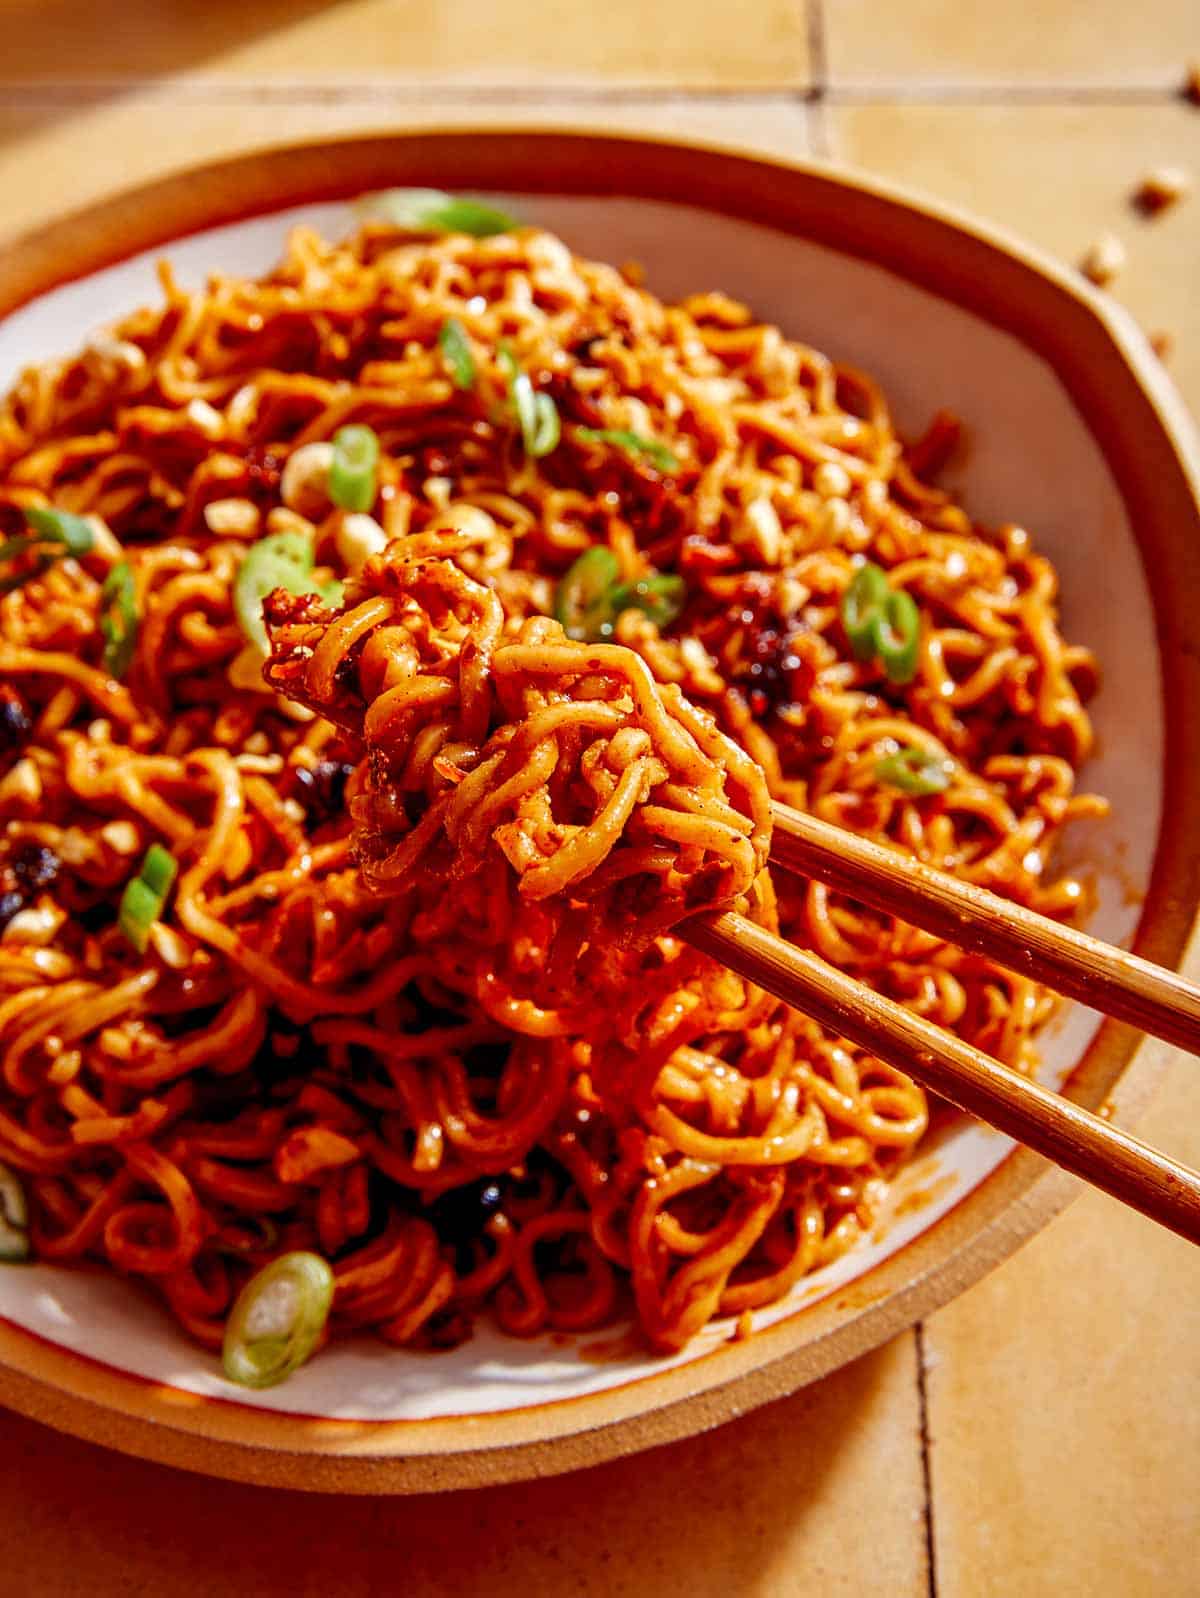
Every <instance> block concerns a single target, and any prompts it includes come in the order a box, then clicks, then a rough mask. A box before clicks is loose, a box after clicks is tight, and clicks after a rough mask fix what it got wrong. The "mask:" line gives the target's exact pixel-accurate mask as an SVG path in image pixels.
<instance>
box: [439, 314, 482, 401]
mask: <svg viewBox="0 0 1200 1598" xmlns="http://www.w3.org/2000/svg"><path fill="white" fill-rule="evenodd" d="M438 348H439V349H440V350H441V352H442V357H443V359H444V360H445V362H446V365H447V367H448V368H449V370H450V376H451V378H452V379H453V380H454V386H455V388H461V389H468V388H474V386H475V357H474V356H473V355H472V354H471V345H470V343H469V341H468V339H467V330H466V328H465V327H464V326H463V325H462V323H461V322H460V321H459V319H458V317H457V316H448V317H447V318H446V320H445V321H444V322H443V323H442V330H441V332H440V333H439V334H438Z"/></svg>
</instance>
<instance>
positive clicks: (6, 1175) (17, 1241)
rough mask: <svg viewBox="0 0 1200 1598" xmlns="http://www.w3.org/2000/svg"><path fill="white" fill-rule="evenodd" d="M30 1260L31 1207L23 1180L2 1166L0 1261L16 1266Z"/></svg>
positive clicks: (0, 1170)
mask: <svg viewBox="0 0 1200 1598" xmlns="http://www.w3.org/2000/svg"><path fill="white" fill-rule="evenodd" d="M28 1258H29V1206H28V1204H27V1203H26V1202H25V1189H24V1188H23V1187H22V1186H21V1179H20V1177H18V1176H17V1175H16V1174H15V1172H13V1171H10V1170H9V1168H8V1166H7V1165H0V1261H2V1262H3V1263H4V1264H5V1265H16V1264H18V1263H19V1262H20V1261H21V1260H27V1259H28Z"/></svg>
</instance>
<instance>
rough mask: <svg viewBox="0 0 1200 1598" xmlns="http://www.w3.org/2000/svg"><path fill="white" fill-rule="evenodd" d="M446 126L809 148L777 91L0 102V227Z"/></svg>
mask: <svg viewBox="0 0 1200 1598" xmlns="http://www.w3.org/2000/svg"><path fill="white" fill-rule="evenodd" d="M455 124H459V125H470V126H479V125H480V124H484V125H489V126H490V125H495V126H522V127H530V126H540V125H547V126H554V125H558V126H566V127H592V128H596V129H598V130H599V129H604V130H609V131H622V132H633V133H636V132H642V133H657V134H663V135H666V136H674V137H679V138H695V139H707V140H712V141H714V142H716V143H724V144H731V145H742V146H747V147H752V148H755V149H761V150H766V151H770V152H773V153H777V154H781V155H793V156H801V155H804V154H805V153H806V151H807V149H808V135H807V120H806V112H805V107H804V106H803V105H801V104H799V103H798V102H795V101H792V100H788V99H786V98H779V99H776V100H771V101H767V102H765V103H761V102H756V103H755V104H753V105H751V104H748V103H746V102H743V101H740V100H721V99H715V100H698V99H684V100H676V101H664V102H662V103H653V102H646V101H641V100H633V101H617V102H611V103H603V104H599V103H596V102H589V101H583V102H581V103H580V104H578V105H571V104H563V103H558V102H555V103H553V104H547V103H539V102H537V101H531V102H524V101H523V102H520V103H516V104H514V103H513V101H512V100H511V99H505V98H502V97H492V98H488V97H472V98H471V99H470V100H469V101H466V102H464V101H457V102H454V103H452V104H447V103H446V102H445V101H421V102H417V101H413V100H403V101H401V102H397V103H388V102H387V101H386V100H381V99H375V100H368V101H365V102H359V103H349V102H346V101H340V100H339V101H337V102H335V103H332V104H328V105H304V104H287V105H275V104H254V103H239V104H231V105H211V104H210V105H197V104H187V103H184V104H178V103H176V104H169V103H167V102H165V101H164V100H163V99H161V98H155V99H152V100H149V101H147V100H142V99H137V98H134V99H125V98H121V97H117V98H115V99H114V100H112V101H109V102H105V103H101V104H99V105H91V106H89V107H88V108H86V109H81V110H77V111H74V112H64V111H63V110H61V109H55V110H48V111H45V112H40V111H5V110H3V109H0V234H2V233H11V232H13V231H14V230H18V229H21V228H25V227H30V226H33V225H35V224H36V223H39V222H45V221H48V220H50V219H51V218H52V217H54V216H56V215H61V214H62V213H63V212H64V211H66V210H69V209H72V208H74V207H75V206H79V205H82V204H85V203H87V202H88V201H89V200H94V199H97V198H99V197H100V196H102V195H104V194H106V193H109V192H111V191H113V190H114V189H116V188H118V187H122V188H123V187H127V186H129V185H131V184H135V183H139V182H142V181H143V180H145V179H148V178H152V177H157V176H160V175H162V174H163V173H165V172H169V171H171V170H173V169H178V168H180V167H184V166H190V165H193V164H195V163H197V162H201V161H206V160H211V159H215V158H217V157H220V156H227V155H232V154H235V153H238V152H241V151H244V150H249V149H253V148H255V147H256V146H264V145H273V144H279V143H283V142H286V141H288V140H296V141H300V140H305V139H321V138H326V137H329V138H332V137H336V136H338V135H339V134H349V133H356V132H379V131H386V130H388V129H399V128H404V127H428V126H434V125H436V126H439V127H447V126H453V125H455ZM114 152H119V160H116V159H114Z"/></svg>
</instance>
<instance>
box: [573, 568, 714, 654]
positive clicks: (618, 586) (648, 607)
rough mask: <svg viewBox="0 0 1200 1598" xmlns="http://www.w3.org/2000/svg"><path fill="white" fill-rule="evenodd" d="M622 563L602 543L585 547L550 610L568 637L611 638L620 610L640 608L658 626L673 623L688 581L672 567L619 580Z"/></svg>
mask: <svg viewBox="0 0 1200 1598" xmlns="http://www.w3.org/2000/svg"><path fill="white" fill-rule="evenodd" d="M620 570H621V568H620V566H619V564H618V562H617V557H616V556H615V555H614V554H613V552H612V550H611V549H609V548H608V547H607V546H606V545H604V544H597V545H596V546H595V547H594V548H593V549H588V550H585V551H584V553H583V554H582V555H580V557H579V559H578V560H577V561H576V562H575V564H574V565H573V566H572V567H571V568H570V569H569V570H568V571H567V573H566V575H565V576H564V577H563V579H562V581H561V582H560V583H559V585H558V592H557V594H556V596H555V603H554V613H555V615H556V616H557V617H558V620H559V621H560V622H561V623H562V625H563V628H564V630H565V631H566V634H567V637H568V638H575V639H578V640H580V641H581V642H587V643H595V642H596V641H597V640H598V639H601V638H611V637H612V634H613V629H614V628H615V627H616V622H617V617H618V616H619V615H620V613H621V612H622V611H623V610H634V609H636V610H643V611H645V613H646V615H647V616H649V617H650V619H651V621H653V622H655V623H656V624H657V625H658V626H659V627H666V626H668V625H669V623H671V622H673V621H674V620H675V619H676V617H677V616H679V615H680V613H681V612H682V610H683V607H684V605H685V604H686V602H687V584H686V583H685V582H684V580H683V578H682V577H679V576H677V575H676V574H675V573H674V572H653V573H651V575H650V576H648V577H639V578H638V580H637V581H636V582H632V583H619V582H618V581H617V578H618V576H619V575H620Z"/></svg>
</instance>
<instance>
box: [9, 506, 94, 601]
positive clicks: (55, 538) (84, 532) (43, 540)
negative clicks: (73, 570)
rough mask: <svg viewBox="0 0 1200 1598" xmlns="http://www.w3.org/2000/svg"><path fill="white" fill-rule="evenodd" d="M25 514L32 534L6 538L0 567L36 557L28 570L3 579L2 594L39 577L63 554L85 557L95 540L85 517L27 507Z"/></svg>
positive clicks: (50, 508)
mask: <svg viewBox="0 0 1200 1598" xmlns="http://www.w3.org/2000/svg"><path fill="white" fill-rule="evenodd" d="M23 514H24V517H25V520H26V521H27V522H28V523H29V525H30V527H31V528H32V532H31V533H30V534H28V535H26V536H22V537H20V538H6V539H5V540H4V542H3V543H2V544H0V564H2V563H5V562H7V561H10V560H17V559H18V558H19V557H20V556H22V555H33V556H34V557H35V559H34V561H33V563H32V565H31V566H29V567H28V569H27V570H25V571H23V572H17V573H12V574H10V575H9V576H7V577H4V578H0V594H7V593H8V592H9V591H10V590H11V589H13V588H20V587H21V585H22V584H23V583H27V582H29V580H30V579H31V578H33V577H40V576H41V574H42V573H43V572H44V571H45V570H46V568H47V566H49V565H50V563H51V561H54V560H58V559H60V558H61V557H62V556H64V555H86V554H87V553H88V551H89V550H90V549H91V548H92V546H93V544H94V543H95V541H96V540H95V535H94V534H93V532H92V529H91V525H90V524H89V523H88V521H87V520H86V518H85V517H83V516H75V515H73V514H72V512H70V511H66V510H55V509H53V507H52V506H47V505H28V506H26V507H25V510H24V512H23Z"/></svg>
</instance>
